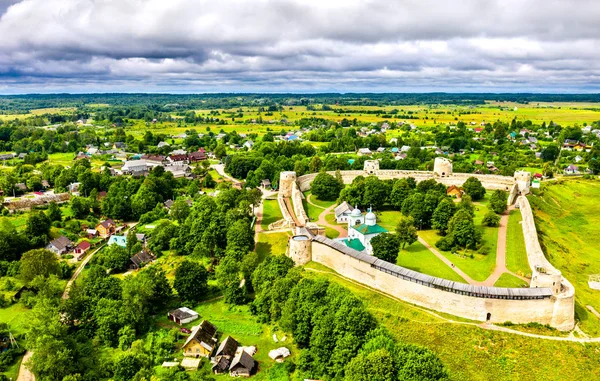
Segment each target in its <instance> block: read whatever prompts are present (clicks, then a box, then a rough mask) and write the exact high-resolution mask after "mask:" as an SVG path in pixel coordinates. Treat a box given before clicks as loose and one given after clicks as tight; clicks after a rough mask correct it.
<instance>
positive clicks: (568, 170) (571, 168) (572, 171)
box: [565, 164, 579, 175]
mask: <svg viewBox="0 0 600 381" xmlns="http://www.w3.org/2000/svg"><path fill="white" fill-rule="evenodd" d="M578 173H579V168H578V167H577V166H576V165H573V164H571V165H569V166H568V167H567V168H565V174H566V175H576V174H578Z"/></svg>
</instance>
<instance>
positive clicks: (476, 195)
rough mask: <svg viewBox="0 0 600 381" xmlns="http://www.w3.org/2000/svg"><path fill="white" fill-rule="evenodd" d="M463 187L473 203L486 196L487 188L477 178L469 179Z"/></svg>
mask: <svg viewBox="0 0 600 381" xmlns="http://www.w3.org/2000/svg"><path fill="white" fill-rule="evenodd" d="M462 187H463V190H464V191H465V193H466V194H468V195H469V196H471V199H472V200H473V201H478V200H481V199H482V198H483V197H484V196H485V188H484V187H483V185H481V181H479V179H478V178H477V177H469V178H468V179H467V181H465V183H464V184H463V186H462Z"/></svg>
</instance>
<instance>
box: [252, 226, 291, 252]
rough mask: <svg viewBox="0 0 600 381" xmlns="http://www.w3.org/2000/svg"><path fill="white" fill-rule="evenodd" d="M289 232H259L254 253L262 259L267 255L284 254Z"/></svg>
mask: <svg viewBox="0 0 600 381" xmlns="http://www.w3.org/2000/svg"><path fill="white" fill-rule="evenodd" d="M290 236H291V235H290V233H288V232H282V233H260V234H259V235H258V242H257V243H256V253H257V254H258V256H259V257H260V258H261V259H263V258H264V257H265V256H267V255H281V254H285V252H286V250H287V244H288V239H289V237H290Z"/></svg>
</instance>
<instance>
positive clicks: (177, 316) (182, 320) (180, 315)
mask: <svg viewBox="0 0 600 381" xmlns="http://www.w3.org/2000/svg"><path fill="white" fill-rule="evenodd" d="M167 316H168V318H169V320H172V321H173V322H175V323H177V324H179V325H183V324H187V323H189V322H192V321H194V320H196V319H198V313H197V312H196V311H194V310H192V309H190V308H187V307H179V308H177V309H175V310H172V311H169V313H168V314H167Z"/></svg>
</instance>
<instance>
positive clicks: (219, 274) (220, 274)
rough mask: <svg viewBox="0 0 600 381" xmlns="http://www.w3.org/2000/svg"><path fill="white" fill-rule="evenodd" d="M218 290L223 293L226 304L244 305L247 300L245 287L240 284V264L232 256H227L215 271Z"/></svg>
mask: <svg viewBox="0 0 600 381" xmlns="http://www.w3.org/2000/svg"><path fill="white" fill-rule="evenodd" d="M215 277H216V279H217V282H218V284H219V288H220V289H221V290H222V291H223V298H224V299H225V302H226V303H230V304H244V303H245V302H246V300H247V296H246V287H245V285H241V284H240V283H241V282H240V263H239V260H238V259H237V258H235V257H233V256H230V255H227V256H225V258H223V260H221V263H219V266H217V269H216V271H215Z"/></svg>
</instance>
